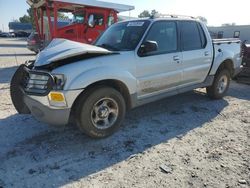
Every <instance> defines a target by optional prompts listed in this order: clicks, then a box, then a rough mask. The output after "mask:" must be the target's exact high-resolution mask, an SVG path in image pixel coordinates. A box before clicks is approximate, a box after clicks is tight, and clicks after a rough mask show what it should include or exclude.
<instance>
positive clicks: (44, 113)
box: [24, 95, 70, 125]
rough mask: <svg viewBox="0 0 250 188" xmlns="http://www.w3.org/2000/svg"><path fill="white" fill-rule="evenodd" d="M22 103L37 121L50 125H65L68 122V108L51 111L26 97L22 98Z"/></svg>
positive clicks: (51, 109)
mask: <svg viewBox="0 0 250 188" xmlns="http://www.w3.org/2000/svg"><path fill="white" fill-rule="evenodd" d="M24 102H25V104H26V105H27V106H28V108H29V110H30V112H31V114H32V115H33V116H34V117H35V118H36V119H37V120H38V121H41V122H44V123H47V124H51V125H66V124H68V122H69V116H70V108H65V109H53V108H50V107H49V106H45V105H44V104H42V103H40V102H38V101H36V100H34V99H33V98H31V97H29V96H28V95H25V96H24Z"/></svg>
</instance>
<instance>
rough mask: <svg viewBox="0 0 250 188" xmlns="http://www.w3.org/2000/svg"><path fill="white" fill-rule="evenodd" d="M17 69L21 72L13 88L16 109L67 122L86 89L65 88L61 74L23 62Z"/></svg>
mask: <svg viewBox="0 0 250 188" xmlns="http://www.w3.org/2000/svg"><path fill="white" fill-rule="evenodd" d="M17 71H18V72H19V73H21V74H15V75H14V77H13V79H12V81H13V82H14V81H15V83H12V88H11V95H12V96H13V97H12V102H13V104H14V106H15V107H16V109H17V111H18V112H19V113H21V114H23V113H25V114H27V113H31V114H32V115H33V116H34V117H35V118H36V119H38V120H40V121H42V122H45V123H48V124H52V125H66V124H68V122H69V118H70V112H71V108H72V106H73V103H74V101H75V99H76V98H77V96H78V95H79V94H80V93H81V92H82V91H83V90H82V89H81V90H69V91H64V90H63V83H64V81H63V78H62V77H61V76H60V75H52V74H50V73H48V72H45V71H38V70H32V69H30V68H29V67H28V66H26V65H21V66H20V67H19V69H18V70H17ZM15 76H18V78H16V77H15ZM60 79H61V80H60ZM17 80H18V82H17ZM17 91H18V92H17ZM17 93H18V95H17ZM23 107H25V109H24V110H23Z"/></svg>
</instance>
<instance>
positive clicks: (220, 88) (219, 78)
mask: <svg viewBox="0 0 250 188" xmlns="http://www.w3.org/2000/svg"><path fill="white" fill-rule="evenodd" d="M229 85H230V72H229V70H228V69H223V70H221V71H219V72H218V73H216V75H215V79H214V82H213V85H212V86H209V87H207V88H206V90H207V94H208V96H209V97H210V98H211V99H221V98H223V97H224V96H225V94H226V92H227V90H228V88H229Z"/></svg>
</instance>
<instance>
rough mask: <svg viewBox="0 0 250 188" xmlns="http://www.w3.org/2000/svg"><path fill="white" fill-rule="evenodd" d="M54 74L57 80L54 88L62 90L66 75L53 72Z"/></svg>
mask: <svg viewBox="0 0 250 188" xmlns="http://www.w3.org/2000/svg"><path fill="white" fill-rule="evenodd" d="M52 76H53V77H54V82H55V85H54V87H53V89H54V90H62V89H63V86H64V84H65V82H66V78H65V76H64V75H63V74H52Z"/></svg>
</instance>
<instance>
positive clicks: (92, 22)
mask: <svg viewBox="0 0 250 188" xmlns="http://www.w3.org/2000/svg"><path fill="white" fill-rule="evenodd" d="M88 26H89V27H95V18H94V15H93V14H90V15H89V19H88Z"/></svg>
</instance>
